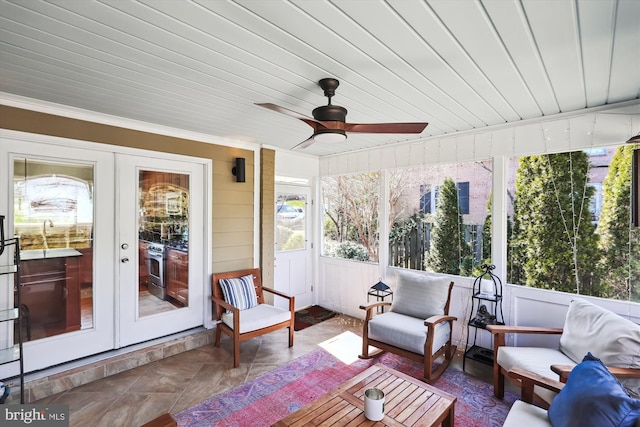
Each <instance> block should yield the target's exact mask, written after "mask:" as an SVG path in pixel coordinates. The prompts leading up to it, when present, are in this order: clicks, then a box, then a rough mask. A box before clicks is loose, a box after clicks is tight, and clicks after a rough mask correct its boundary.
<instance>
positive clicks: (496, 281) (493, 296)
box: [462, 264, 504, 370]
mask: <svg viewBox="0 0 640 427" xmlns="http://www.w3.org/2000/svg"><path fill="white" fill-rule="evenodd" d="M480 268H482V270H483V272H482V273H481V274H480V275H479V276H478V277H476V279H475V280H474V282H473V291H472V294H471V313H470V315H469V321H468V322H467V343H466V346H465V349H466V351H465V353H464V357H463V359H462V370H464V369H465V365H466V361H467V359H472V360H475V361H478V362H480V363H484V364H485V365H490V366H493V359H494V354H493V350H492V349H488V348H484V347H481V346H479V345H476V342H477V339H478V331H479V330H483V329H484V330H486V329H487V325H504V314H503V312H502V281H501V280H500V278H499V277H498V276H496V275H495V274H493V272H492V271H493V270H494V269H495V268H496V267H495V265H489V264H483V265H482V266H481V267H480ZM483 279H485V280H490V281H491V283H492V286H489V288H490V289H489V290H487V289H486V287H485V288H484V289H483V287H482V281H483ZM487 305H488V307H487ZM471 328H473V342H471V347H469V341H470V338H471Z"/></svg>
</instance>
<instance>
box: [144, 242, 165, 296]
mask: <svg viewBox="0 0 640 427" xmlns="http://www.w3.org/2000/svg"><path fill="white" fill-rule="evenodd" d="M147 253H148V256H149V263H148V266H149V292H151V293H152V294H153V295H155V296H157V297H158V298H160V299H162V300H164V299H166V296H167V283H166V271H165V270H166V265H167V252H166V250H165V246H164V245H163V244H161V243H153V242H149V245H148V247H147Z"/></svg>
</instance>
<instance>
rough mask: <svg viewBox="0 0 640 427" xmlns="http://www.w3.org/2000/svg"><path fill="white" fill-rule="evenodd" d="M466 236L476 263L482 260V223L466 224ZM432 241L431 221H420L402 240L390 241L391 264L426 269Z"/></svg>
mask: <svg viewBox="0 0 640 427" xmlns="http://www.w3.org/2000/svg"><path fill="white" fill-rule="evenodd" d="M463 227H464V230H463V233H464V238H465V241H466V242H467V243H469V245H470V247H471V253H472V254H473V259H474V261H475V263H480V262H482V225H480V224H470V225H467V224H465V225H464V226H463ZM430 242H431V223H428V222H419V223H418V225H417V227H416V228H414V229H412V230H411V231H410V232H409V233H408V234H407V235H406V236H405V237H404V239H402V240H397V241H394V242H389V265H392V266H394V267H403V268H410V269H413V270H425V269H426V268H425V261H426V256H427V254H428V252H429V248H430Z"/></svg>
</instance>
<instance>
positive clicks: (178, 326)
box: [116, 154, 206, 347]
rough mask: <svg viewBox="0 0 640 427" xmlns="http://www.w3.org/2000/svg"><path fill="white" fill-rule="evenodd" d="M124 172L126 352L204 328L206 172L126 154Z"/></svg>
mask: <svg viewBox="0 0 640 427" xmlns="http://www.w3.org/2000/svg"><path fill="white" fill-rule="evenodd" d="M116 165H117V183H118V185H117V187H118V188H119V189H120V191H119V196H118V209H117V211H118V216H117V223H118V232H117V247H116V251H117V259H118V272H119V274H118V276H119V283H120V286H119V289H118V294H119V296H118V307H119V309H120V313H119V316H118V322H117V324H118V331H117V334H116V337H117V338H116V339H117V342H118V346H119V347H121V346H126V345H129V344H133V343H137V342H141V341H146V340H149V339H152V338H157V337H159V336H164V335H169V334H172V333H175V332H179V331H183V330H186V329H189V328H192V327H196V326H199V325H202V324H203V319H204V315H203V304H202V301H203V298H204V296H203V291H204V289H203V284H204V283H206V280H205V278H204V264H203V262H204V260H203V258H202V254H203V253H204V233H203V230H204V204H203V199H204V197H203V195H204V189H203V175H204V172H203V169H204V166H203V164H201V163H189V162H185V161H174V160H166V159H157V158H148V157H140V156H129V155H123V154H118V155H117V161H116ZM153 249H155V251H154V250H153ZM150 265H151V267H150ZM154 277H155V278H154Z"/></svg>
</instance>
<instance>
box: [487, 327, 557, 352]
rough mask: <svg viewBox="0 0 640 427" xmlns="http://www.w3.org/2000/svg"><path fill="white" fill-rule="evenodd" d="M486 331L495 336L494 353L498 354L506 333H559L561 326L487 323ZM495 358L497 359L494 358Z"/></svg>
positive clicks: (504, 343) (504, 341)
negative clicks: (547, 326) (546, 326)
mask: <svg viewBox="0 0 640 427" xmlns="http://www.w3.org/2000/svg"><path fill="white" fill-rule="evenodd" d="M487 331H489V332H491V333H492V334H493V335H494V336H495V338H494V340H493V351H494V354H496V355H497V354H498V347H503V346H504V345H506V338H505V336H506V334H561V333H562V328H545V327H542V326H513V325H487ZM496 360H497V359H496Z"/></svg>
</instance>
